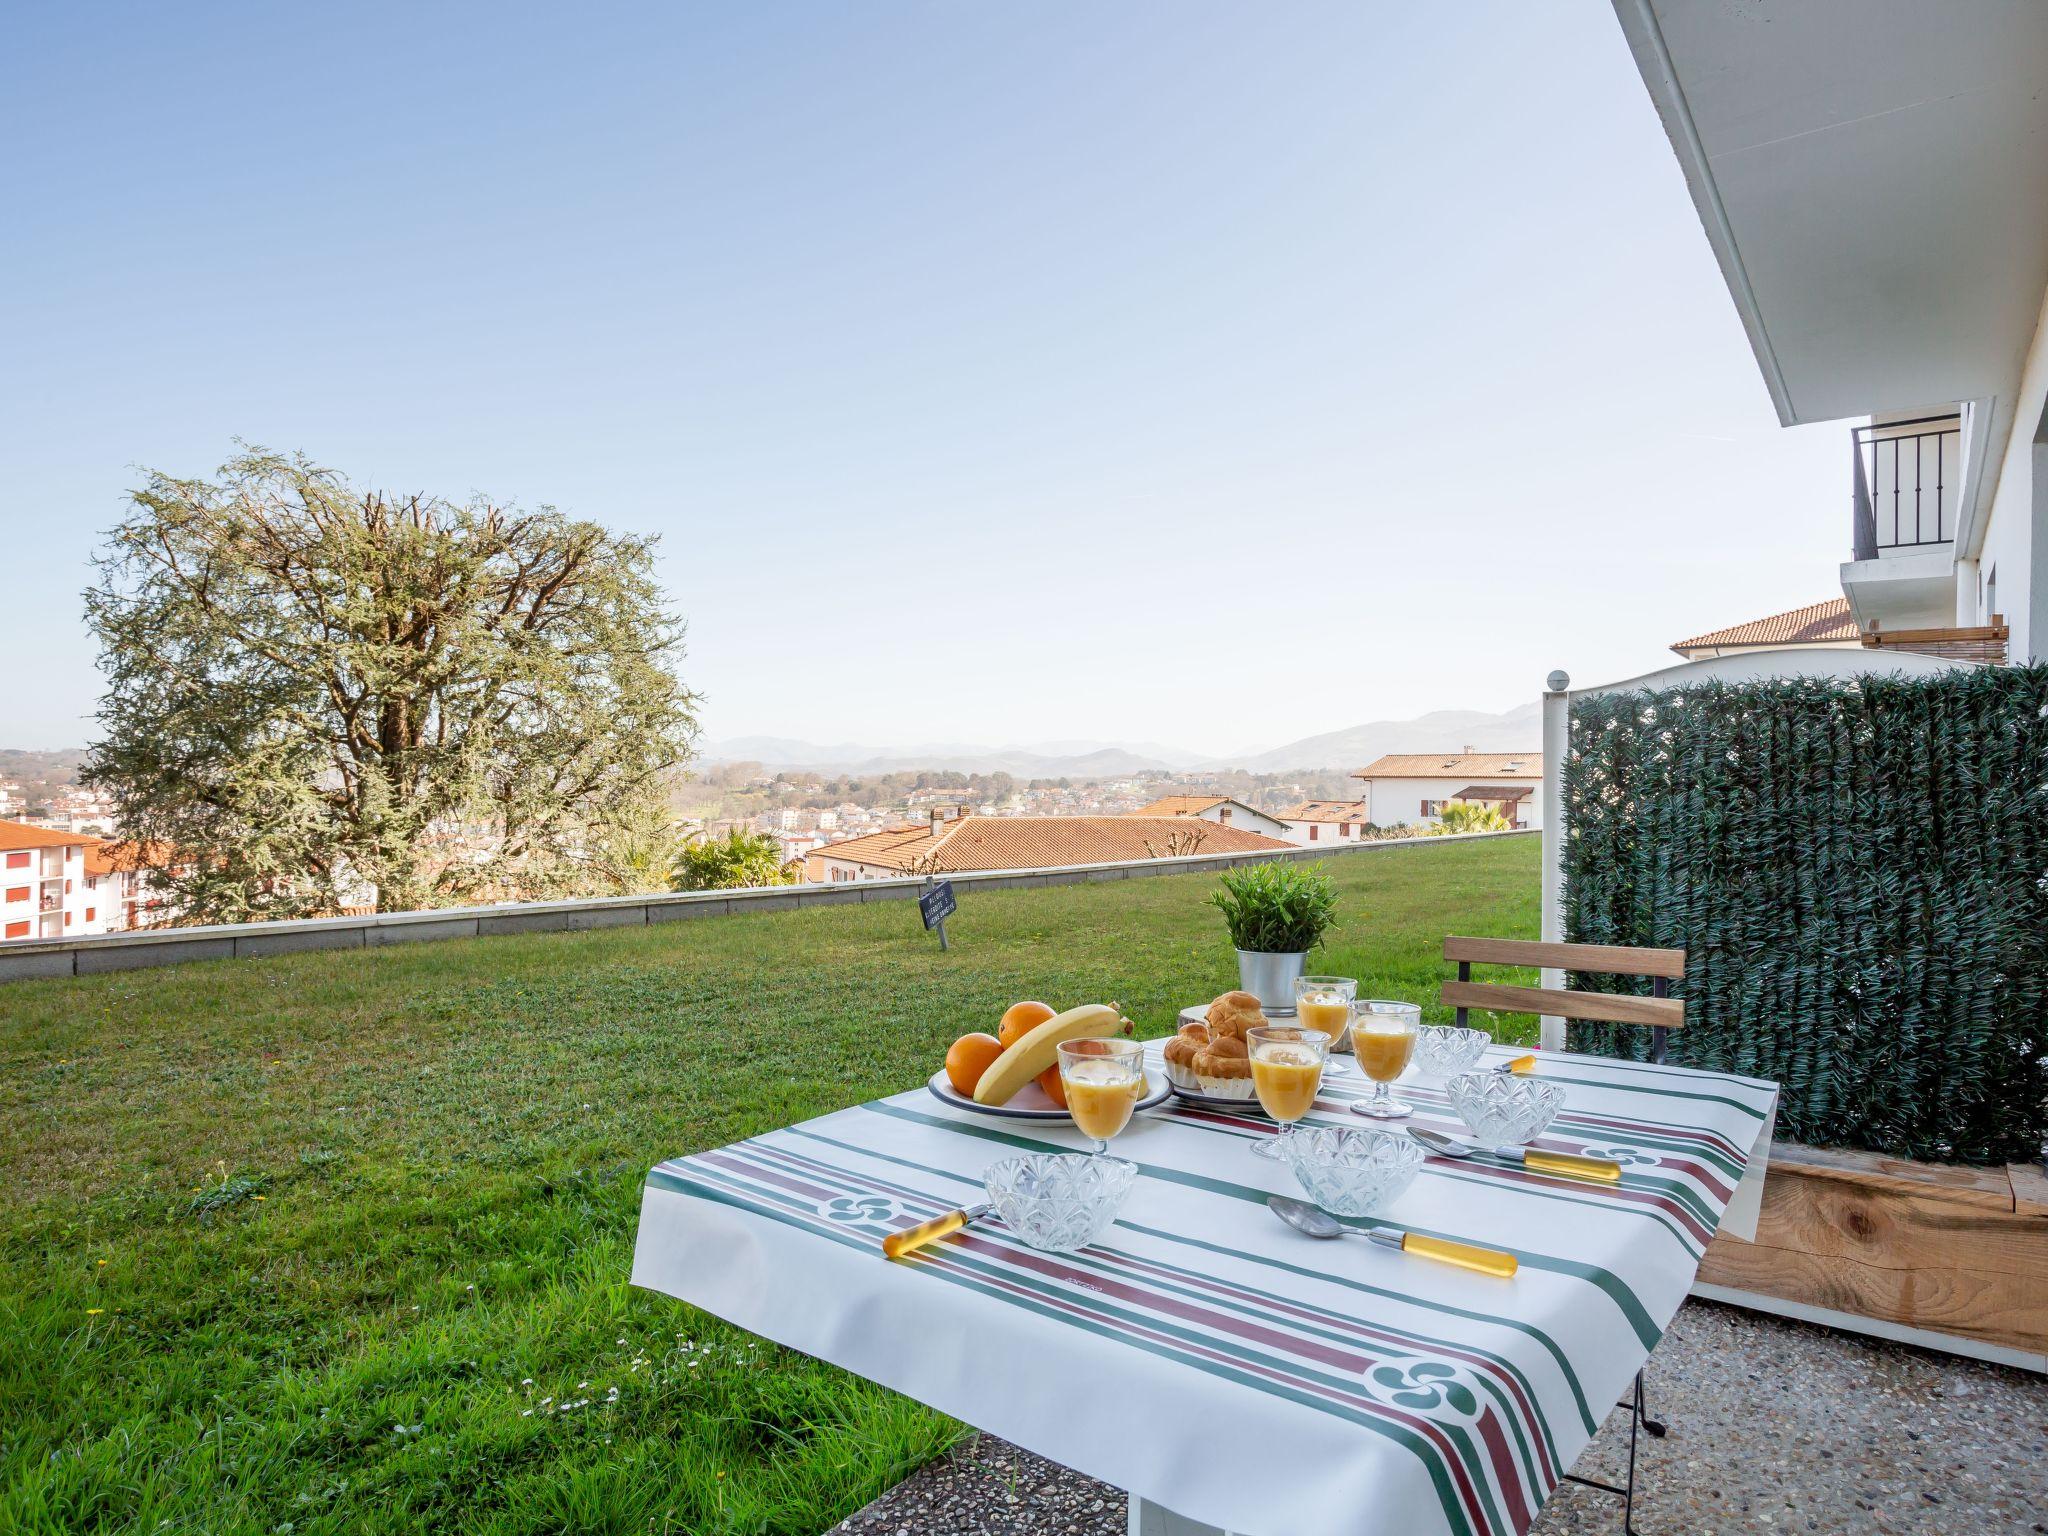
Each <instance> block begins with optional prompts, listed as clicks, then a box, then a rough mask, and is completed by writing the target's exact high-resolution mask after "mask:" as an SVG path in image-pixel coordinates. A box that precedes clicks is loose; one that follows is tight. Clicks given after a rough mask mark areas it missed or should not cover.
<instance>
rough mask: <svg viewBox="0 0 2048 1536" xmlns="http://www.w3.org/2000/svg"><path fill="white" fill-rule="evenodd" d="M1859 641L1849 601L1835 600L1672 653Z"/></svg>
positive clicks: (1713, 634) (1722, 632) (1710, 636)
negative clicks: (1740, 647) (1752, 646)
mask: <svg viewBox="0 0 2048 1536" xmlns="http://www.w3.org/2000/svg"><path fill="white" fill-rule="evenodd" d="M1857 638H1859V631H1858V630H1857V628H1856V621H1855V619H1853V618H1851V617H1850V615H1849V600H1848V599H1847V598H1846V597H1837V598H1833V599H1831V600H1829V601H1828V602H1825V603H1809V604H1807V605H1806V606H1805V607H1804V608H1794V609H1791V610H1789V611H1788V612H1785V613H1774V614H1772V615H1771V616H1770V617H1769V618H1767V619H1752V620H1751V621H1750V622H1749V623H1747V624H1736V625H1733V626H1731V627H1729V628H1727V629H1715V630H1709V631H1708V632H1707V633H1706V634H1704V635H1694V636H1693V637H1692V638H1691V639H1690V640H1680V641H1678V642H1676V643H1675V644H1673V646H1672V647H1671V649H1672V650H1674V651H1676V652H1678V654H1679V655H1681V656H1683V655H1685V653H1686V652H1688V651H1706V650H1718V649H1721V648H1723V647H1728V646H1751V645H1754V646H1765V645H1839V644H1842V643H1843V642H1845V641H1850V640H1855V639H1857Z"/></svg>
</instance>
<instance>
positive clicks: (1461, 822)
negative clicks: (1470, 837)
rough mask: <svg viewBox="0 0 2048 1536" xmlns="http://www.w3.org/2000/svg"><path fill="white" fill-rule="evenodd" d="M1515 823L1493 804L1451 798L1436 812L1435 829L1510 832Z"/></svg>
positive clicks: (1439, 830) (1440, 830)
mask: <svg viewBox="0 0 2048 1536" xmlns="http://www.w3.org/2000/svg"><path fill="white" fill-rule="evenodd" d="M1514 829H1515V824H1514V823H1513V822H1511V821H1509V820H1508V819H1507V817H1505V816H1503V815H1501V813H1500V812H1499V811H1498V810H1496V809H1495V808H1494V807H1493V806H1490V805H1484V804H1478V803H1475V802H1472V801H1468V800H1453V801H1451V802H1450V803H1449V804H1447V805H1446V806H1445V807H1444V808H1443V809H1442V810H1441V811H1439V812H1438V813H1437V818H1436V827H1435V829H1434V830H1435V831H1437V832H1439V833H1445V832H1512V831H1514Z"/></svg>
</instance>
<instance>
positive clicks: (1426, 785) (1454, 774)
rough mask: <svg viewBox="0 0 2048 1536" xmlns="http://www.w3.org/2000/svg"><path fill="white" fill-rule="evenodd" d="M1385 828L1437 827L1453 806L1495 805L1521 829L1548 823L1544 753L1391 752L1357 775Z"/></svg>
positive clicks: (1493, 806)
mask: <svg viewBox="0 0 2048 1536" xmlns="http://www.w3.org/2000/svg"><path fill="white" fill-rule="evenodd" d="M1353 777H1354V778H1357V779H1359V780H1360V781H1362V782H1363V783H1364V785H1365V803H1366V806H1367V808H1368V809H1369V810H1370V812H1371V815H1372V820H1373V821H1374V822H1376V823H1377V824H1378V825H1380V826H1382V827H1394V826H1403V825H1407V826H1422V827H1428V826H1433V825H1435V824H1436V823H1437V821H1438V819H1439V818H1440V817H1441V816H1442V815H1443V809H1444V807H1445V806H1447V805H1450V804H1452V803H1453V802H1463V803H1464V804H1467V805H1484V806H1491V807H1492V808H1493V809H1494V810H1497V811H1499V812H1500V813H1501V815H1502V816H1503V817H1505V818H1506V819H1507V821H1508V822H1509V823H1510V824H1511V825H1513V826H1515V827H1517V828H1521V827H1540V826H1542V825H1543V795H1542V790H1543V754H1542V753H1541V752H1538V751H1533V750H1532V751H1528V752H1475V751H1474V750H1473V749H1472V748H1470V747H1466V748H1465V749H1464V750H1463V751H1461V752H1444V753H1435V752H1392V753H1389V754H1387V755H1386V756H1385V757H1382V758H1379V759H1377V760H1376V761H1374V762H1372V763H1370V764H1368V765H1367V766H1366V767H1364V768H1361V769H1359V770H1358V772H1357V773H1356V774H1354V775H1353Z"/></svg>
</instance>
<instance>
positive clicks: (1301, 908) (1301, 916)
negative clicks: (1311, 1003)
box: [1209, 863, 1337, 1012]
mask: <svg viewBox="0 0 2048 1536" xmlns="http://www.w3.org/2000/svg"><path fill="white" fill-rule="evenodd" d="M1209 900H1210V902H1211V903H1213V904H1214V905H1215V906H1216V907H1218V908H1220V909H1221V911H1222V913H1223V923H1224V926H1225V927H1227V928H1228V929H1229V930H1230V942H1231V943H1232V944H1234V945H1236V946H1237V980H1238V985H1239V986H1241V987H1242V988H1244V990H1245V991H1247V992H1249V993H1251V994H1252V996H1254V997H1256V998H1257V999H1258V1000H1259V1004H1260V1006H1261V1007H1263V1008H1267V1009H1271V1010H1279V1011H1289V1012H1291V1011H1292V1010H1293V1008H1294V978H1295V977H1297V976H1299V975H1301V973H1302V971H1303V970H1304V969H1305V967H1306V964H1307V961H1308V952H1309V951H1310V950H1312V949H1314V948H1315V947H1316V946H1317V945H1318V944H1320V943H1322V942H1323V935H1324V934H1325V933H1326V932H1328V931H1329V928H1330V924H1331V922H1332V921H1333V919H1334V918H1335V916H1336V912H1337V893H1336V891H1335V890H1333V889H1332V888H1331V885H1330V877H1329V876H1328V875H1326V874H1324V873H1323V867H1322V865H1320V864H1311V865H1307V866H1303V865H1300V864H1294V863H1273V864H1251V865H1247V866H1246V867H1244V868H1243V869H1233V870H1228V871H1226V872H1225V873H1224V876H1223V881H1222V889H1221V890H1219V891H1216V892H1215V893H1214V894H1212V895H1211V896H1210V897H1209Z"/></svg>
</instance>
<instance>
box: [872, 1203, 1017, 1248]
mask: <svg viewBox="0 0 2048 1536" xmlns="http://www.w3.org/2000/svg"><path fill="white" fill-rule="evenodd" d="M994 1209H995V1207H994V1206H992V1205H986V1204H983V1205H970V1206H968V1207H967V1208H966V1209H965V1210H962V1211H948V1212H946V1214H945V1215H943V1216H934V1217H933V1218H932V1219H931V1220H930V1221H921V1222H919V1223H918V1224H917V1225H916V1226H914V1227H905V1228H904V1229H903V1230H902V1231H901V1232H891V1233H890V1234H889V1235H888V1236H887V1237H885V1238H883V1239H882V1255H883V1257H885V1258H891V1259H900V1258H902V1257H903V1255H905V1254H906V1253H909V1252H911V1251H912V1250H913V1249H917V1248H922V1247H923V1246H924V1245H925V1244H926V1243H935V1242H937V1241H938V1240H939V1239H940V1238H942V1237H948V1236H951V1235H952V1234H953V1233H955V1232H958V1231H959V1230H960V1229H961V1228H962V1227H964V1226H966V1225H967V1223H969V1222H970V1221H977V1220H979V1219H980V1218H981V1217H983V1216H986V1215H987V1214H988V1213H989V1212H990V1211H992V1210H994Z"/></svg>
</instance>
